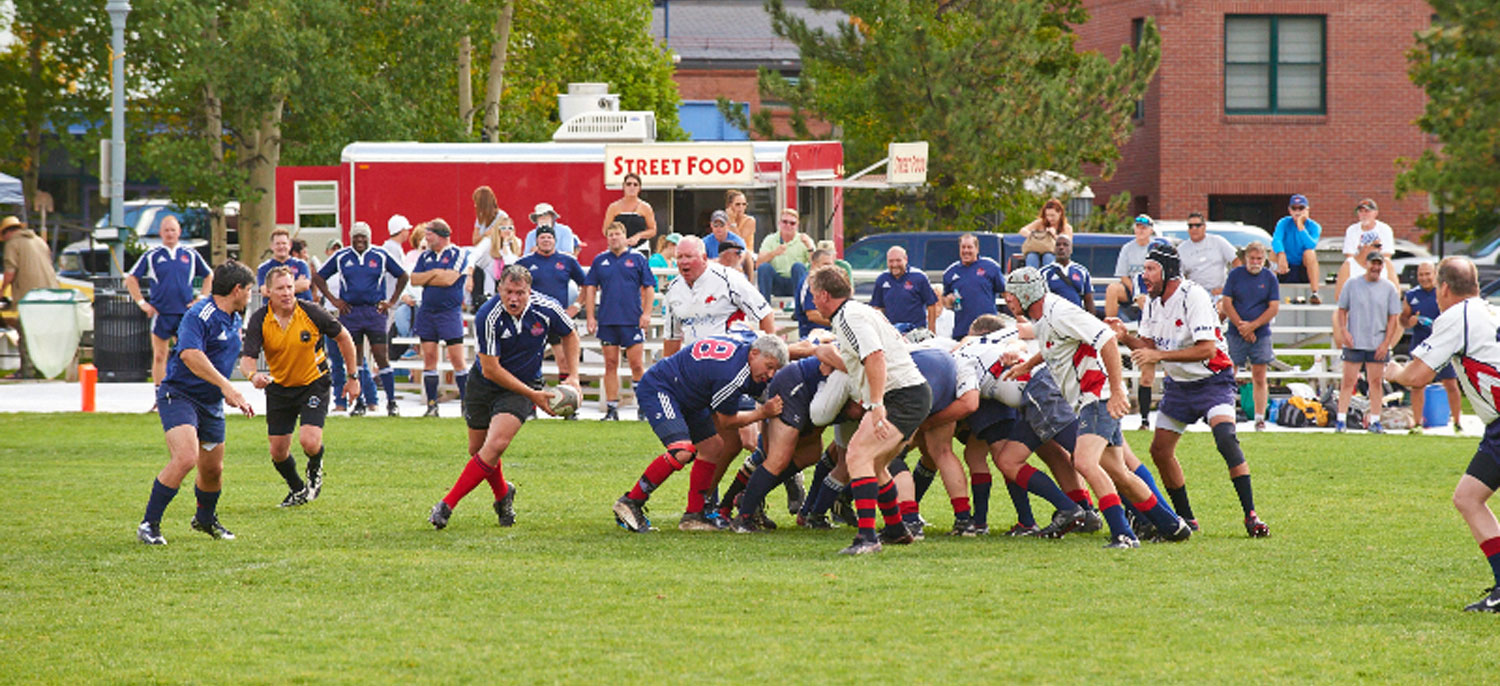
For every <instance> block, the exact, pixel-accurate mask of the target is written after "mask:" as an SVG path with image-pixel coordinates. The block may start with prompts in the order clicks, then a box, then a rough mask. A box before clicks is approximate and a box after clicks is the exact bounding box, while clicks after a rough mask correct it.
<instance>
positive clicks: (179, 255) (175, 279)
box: [130, 245, 213, 314]
mask: <svg viewBox="0 0 1500 686" xmlns="http://www.w3.org/2000/svg"><path fill="white" fill-rule="evenodd" d="M212 273H213V270H212V269H209V268H208V262H205V261H204V260H203V256H202V255H199V254H198V251H196V250H193V249H192V248H189V247H186V246H183V245H178V246H177V247H176V248H168V247H166V246H164V245H158V246H156V247H154V248H152V249H150V250H147V251H146V254H144V255H141V259H139V260H136V261H135V268H133V269H131V270H130V274H131V276H134V277H135V278H136V279H138V280H144V279H150V280H151V298H150V301H151V306H152V307H154V308H156V311H157V312H160V313H162V314H182V313H183V312H186V311H187V309H188V305H190V304H192V302H193V279H195V278H200V277H207V276H209V275H210V274H212Z"/></svg>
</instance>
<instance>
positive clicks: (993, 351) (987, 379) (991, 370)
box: [953, 326, 1029, 400]
mask: <svg viewBox="0 0 1500 686" xmlns="http://www.w3.org/2000/svg"><path fill="white" fill-rule="evenodd" d="M1006 351H1012V352H1015V353H1017V354H1019V355H1021V356H1022V357H1023V358H1024V357H1026V356H1027V354H1026V344H1025V343H1024V342H1023V341H1022V340H1021V333H1020V331H1018V330H1017V329H1016V327H1014V326H1007V327H1004V328H1002V329H999V330H997V331H992V332H990V333H987V334H985V335H983V336H980V337H978V338H971V339H969V340H967V341H965V342H964V344H963V345H961V346H959V347H958V349H957V350H954V351H953V357H954V358H955V359H956V360H957V361H958V364H959V368H960V369H962V368H965V367H967V368H968V370H969V372H968V373H969V374H971V375H973V376H974V378H975V382H976V384H977V387H978V388H979V395H980V397H984V398H989V399H990V400H999V399H1000V376H1001V375H1003V374H1004V373H1005V367H1004V365H1002V364H1001V363H1000V358H1001V356H1002V355H1004V354H1005V353H1006ZM1028 378H1029V377H1028ZM1026 380H1027V378H1021V379H1019V381H1026ZM959 394H960V395H962V394H963V391H962V390H960V391H959Z"/></svg>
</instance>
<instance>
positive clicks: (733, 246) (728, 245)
mask: <svg viewBox="0 0 1500 686" xmlns="http://www.w3.org/2000/svg"><path fill="white" fill-rule="evenodd" d="M744 249H745V246H743V245H740V244H739V243H736V242H734V241H724V242H723V243H720V244H719V252H725V251H729V250H744Z"/></svg>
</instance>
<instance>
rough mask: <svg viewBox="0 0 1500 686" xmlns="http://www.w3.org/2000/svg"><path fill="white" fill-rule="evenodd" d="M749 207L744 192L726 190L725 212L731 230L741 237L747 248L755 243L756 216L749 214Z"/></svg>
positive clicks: (742, 243)
mask: <svg viewBox="0 0 1500 686" xmlns="http://www.w3.org/2000/svg"><path fill="white" fill-rule="evenodd" d="M749 207H750V203H749V202H748V201H747V200H746V199H745V194H744V193H741V192H739V191H737V190H734V189H730V190H727V191H724V214H725V217H726V218H727V219H728V221H729V230H730V231H731V232H733V233H734V235H736V236H739V237H740V245H743V246H745V249H746V250H749V249H750V246H751V245H754V244H755V217H752V216H750V215H749V214H747V210H748V208H749Z"/></svg>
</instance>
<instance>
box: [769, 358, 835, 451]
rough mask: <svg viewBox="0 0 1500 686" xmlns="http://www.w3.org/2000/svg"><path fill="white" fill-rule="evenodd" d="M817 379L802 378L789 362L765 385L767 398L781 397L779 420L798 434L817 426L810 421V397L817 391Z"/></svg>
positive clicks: (799, 371)
mask: <svg viewBox="0 0 1500 686" xmlns="http://www.w3.org/2000/svg"><path fill="white" fill-rule="evenodd" d="M819 381H822V379H821V378H816V379H813V380H811V381H809V380H807V379H805V378H803V376H802V372H801V369H800V368H799V367H798V366H797V365H795V364H789V365H787V366H785V367H782V368H781V371H778V372H776V376H773V377H771V383H770V384H769V385H767V386H766V397H767V398H774V397H777V396H780V397H781V415H780V417H779V418H780V419H781V422H782V423H783V424H786V425H787V426H790V427H792V428H793V429H796V430H797V432H798V433H800V434H807V433H809V432H811V431H813V430H815V429H816V428H817V427H815V426H813V423H812V399H813V395H815V394H817V392H818V382H819Z"/></svg>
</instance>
